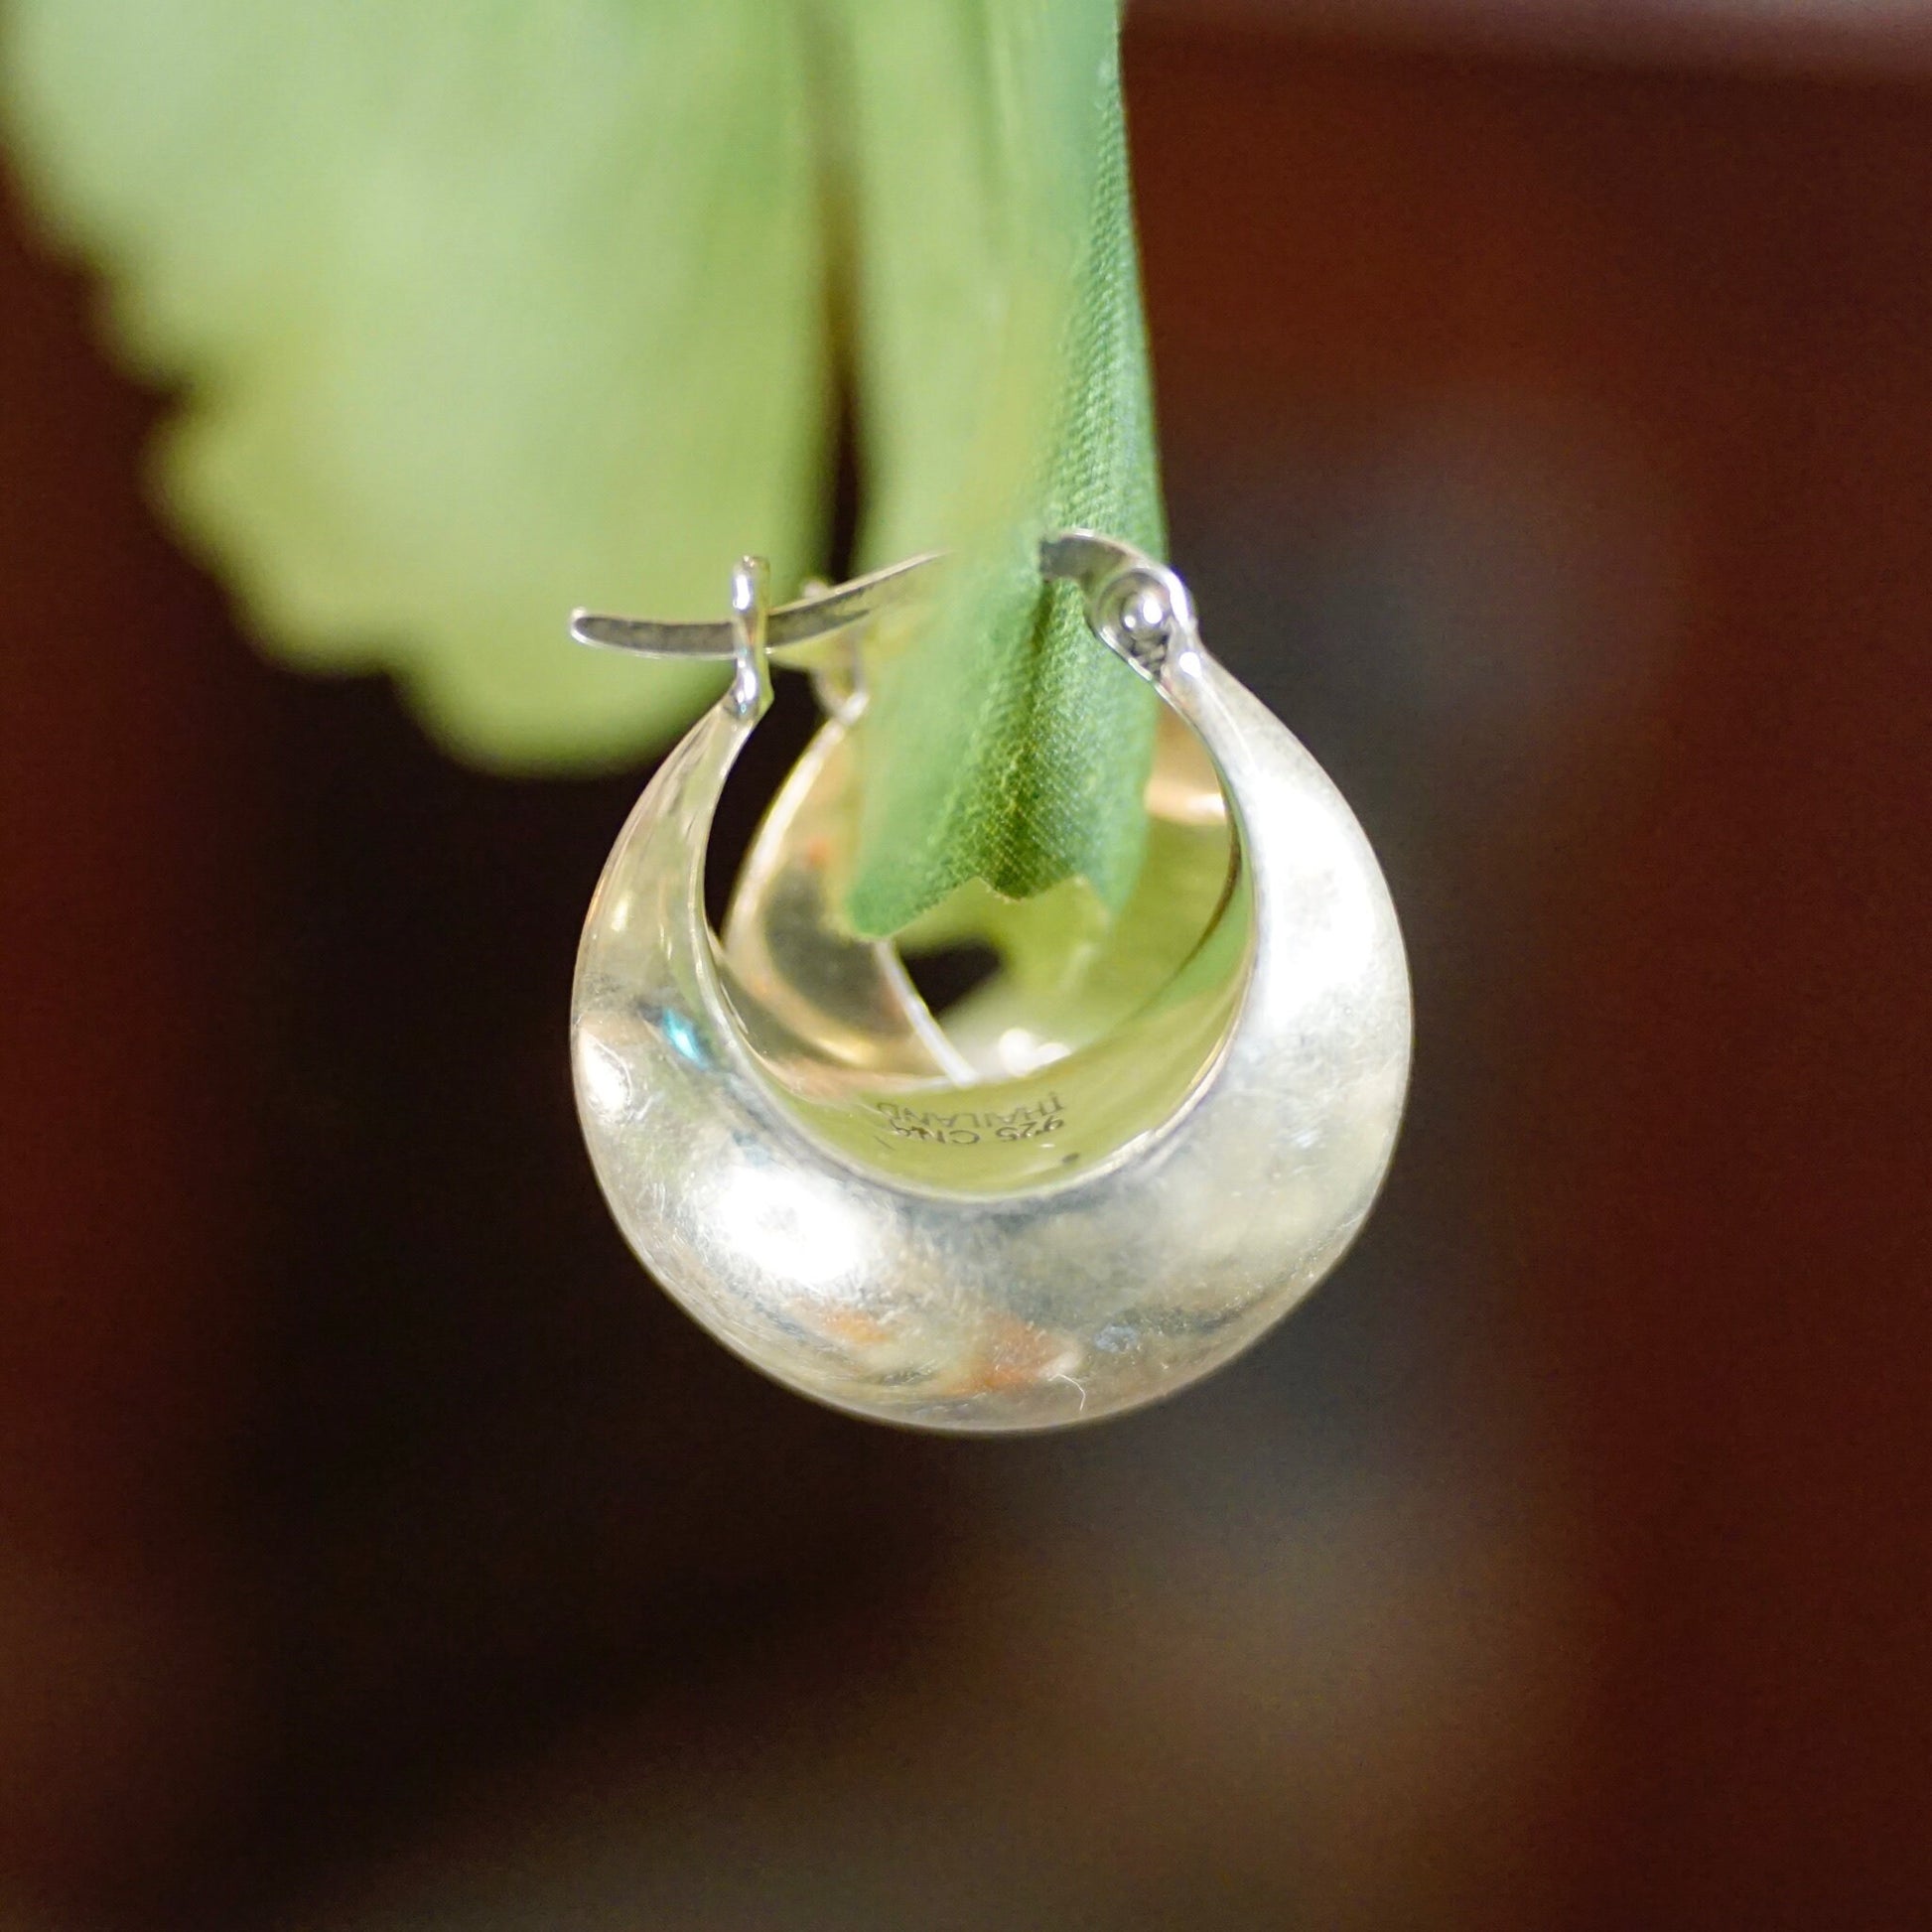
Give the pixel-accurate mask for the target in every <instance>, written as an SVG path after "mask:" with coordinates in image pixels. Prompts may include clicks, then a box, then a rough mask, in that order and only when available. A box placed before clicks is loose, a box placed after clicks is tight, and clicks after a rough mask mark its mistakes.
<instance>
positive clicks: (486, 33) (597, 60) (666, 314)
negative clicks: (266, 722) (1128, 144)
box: [0, 0, 1162, 932]
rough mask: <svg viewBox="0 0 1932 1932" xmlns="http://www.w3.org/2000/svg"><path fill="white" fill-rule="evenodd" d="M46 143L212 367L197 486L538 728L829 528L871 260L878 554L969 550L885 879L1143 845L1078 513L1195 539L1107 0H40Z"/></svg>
mask: <svg viewBox="0 0 1932 1932" xmlns="http://www.w3.org/2000/svg"><path fill="white" fill-rule="evenodd" d="M0 32H3V33H4V42H3V43H0V80H4V84H5V88H6V97H5V107H6V113H7V121H8V124H9V127H10V131H11V133H12V136H13V140H14V147H15V151H16V160H17V162H18V164H19V166H20V167H21V169H22V170H23V172H24V174H25V176H26V177H27V179H28V181H29V184H30V185H31V186H32V187H33V188H34V189H35V190H36V191H37V193H38V199H39V201H40V203H41V205H42V207H44V208H45V209H46V210H47V211H48V214H49V218H50V221H51V223H52V225H53V227H54V229H55V230H56V232H57V233H58V234H59V235H60V236H62V237H64V238H65V239H66V240H68V241H69V243H70V244H72V245H74V246H76V247H78V248H80V249H82V250H84V251H85V252H86V253H87V254H88V255H90V256H91V257H92V258H93V259H94V260H96V261H98V262H99V263H100V264H101V265H102V266H103V267H104V268H105V269H106V270H107V272H108V276H107V286H108V294H109V298H110V317H111V322H112V325H113V329H114V333H115V335H116V337H117V339H118V341H119V343H120V345H122V347H123V349H124V351H125V352H126V354H127V355H128V356H129V357H130V358H131V360H132V361H133V362H134V364H135V365H136V366H137V367H138V368H139V369H140V370H141V371H143V372H144V373H145V374H147V375H148V376H149V377H151V378H152V379H154V380H155V381H157V382H160V383H164V384H168V385H174V386H179V387H181V388H182V389H183V390H184V391H185V394H186V402H185V405H184V407H183V408H182V409H181V411H180V412H179V413H178V415H177V416H176V418H175V419H174V422H173V424H172V426H171V428H170V430H169V431H168V433H167V435H166V436H165V438H164V440H163V444H162V448H161V451H160V477H159V483H160V495H161V498H162V501H163V503H164V505H165V506H166V508H167V509H168V511H169V512H170V513H171V514H172V515H173V517H174V518H175V520H176V521H177V523H178V524H179V525H180V526H181V527H182V528H183V530H184V531H185V532H186V534H187V536H188V537H189V539H190V541H191V542H192V543H193V545H194V546H195V547H196V548H197V549H198V550H199V551H200V552H201V553H202V554H204V555H205V556H207V558H208V559H209V560H210V561H211V562H212V563H214V564H215V565H216V566H217V568H218V569H219V570H220V571H221V573H222V575H223V576H224V578H225V579H226V581H227V582H228V583H229V585H230V586H231V587H232V588H233V589H234V591H235V592H236V594H237V597H238V599H239V602H240V604H241V607H242V609H243V611H244V613H245V615H246V616H247V618H248V620H249V621H250V622H251V624H252V626H253V627H254V628H255V629H256V630H257V631H258V633H259V634H260V635H261V636H262V637H263V638H264V640H265V641H266V642H267V643H268V644H269V645H270V646H271V647H272V648H273V649H275V650H276V651H278V652H279V653H281V654H282V655H284V656H285V657H287V658H290V659H292V660H294V661H297V662H301V663H305V664H310V665H314V666H318V667H322V668H336V669H371V668H378V667H380V668H386V669H388V670H390V671H391V672H392V673H393V674H394V675H395V676H396V678H397V679H398V681H399V682H400V684H401V685H402V687H403V689H404V690H405V692H406V693H407V695H408V696H409V698H410V699H411V701H412V702H413V703H414V704H415V705H416V706H417V708H418V709H419V710H420V711H421V712H422V714H423V715H424V716H425V718H426V719H427V720H428V721H429V723H430V725H431V727H432V728H433V729H434V730H435V731H436V733H437V734H438V735H439V737H440V738H441V739H442V740H443V741H444V742H445V743H446V744H448V745H450V746H451V747H452V748H453V749H454V750H456V751H458V752H460V753H462V754H463V755H465V756H467V757H469V758H472V759H477V760H480V761H483V762H485V763H489V764H493V765H497V766H502V767H506V768H515V769H543V768H555V767H560V766H582V765H584V764H587V763H598V762H606V761H611V760H616V759H624V758H627V757H630V756H632V755H634V754H635V753H637V752H639V751H641V750H644V749H646V748H649V747H651V746H653V745H655V744H657V743H660V742H661V741H662V739H663V737H664V736H665V735H666V733H667V732H668V731H669V730H670V729H671V728H673V727H674V726H675V725H676V724H678V723H680V722H681V721H682V719H683V718H684V717H685V716H687V715H688V714H689V712H690V711H691V710H692V709H693V708H694V707H695V705H696V704H697V703H698V702H699V701H700V699H701V696H702V690H703V689H704V688H706V687H708V686H709V685H710V683H711V680H709V679H708V678H705V677H702V676H694V675H693V674H692V673H690V672H688V671H684V672H681V671H679V670H676V669H673V668H670V667H664V666H646V665H642V664H639V663H637V662H634V661H631V660H627V659H623V658H619V657H600V656H598V655H597V654H595V653H592V652H588V651H583V650H578V649H573V648H571V647H570V646H569V645H568V644H566V643H565V642H564V640H563V629H562V624H563V619H564V616H565V614H566V613H567V612H568V611H569V610H570V608H571V607H572V606H574V605H577V604H590V605H597V606H600V607H603V608H608V609H617V610H628V611H636V612H639V613H647V614H651V615H665V616H679V615H712V614H715V613H716V612H717V610H718V609H719V607H720V605H721V602H722V599H723V592H724V586H725V583H726V581H727V576H728V572H729V569H730V566H731V564H732V563H733V561H734V560H735V559H736V558H737V557H738V556H739V555H740V554H741V553H742V552H744V551H747V550H759V551H762V552H763V553H765V554H766V555H768V556H770V557H771V558H772V560H773V564H774V575H775V578H776V580H777V583H778V585H779V587H780V588H781V589H783V588H788V587H789V585H790V584H792V583H794V582H796V580H797V579H798V578H799V577H801V576H802V575H804V574H805V573H806V571H807V570H808V569H809V568H811V567H813V566H815V565H819V564H821V563H822V557H821V554H820V553H821V550H822V542H823V517H824V508H825V504H824V498H825V495H826V489H825V477H826V469H827V456H828V450H827V444H828V434H829V432H828V422H829V417H830V413H831V411H830V398H829V387H830V376H829V369H830V366H831V361H832V343H831V340H830V320H829V319H830V315H831V312H832V309H833V306H834V302H833V295H834V276H835V268H836V269H842V270H843V271H844V272H845V273H847V274H849V276H850V278H851V281H852V284H853V291H854V293H855V296H856V300H855V302H854V304H853V312H852V339H853V340H852V344H851V347H852V353H853V357H854V361H855V364H856V368H857V373H858V389H859V394H858V414H859V419H860V424H861V429H862V441H863V453H864V459H865V472H866V482H867V487H866V511H867V513H866V519H865V534H864V545H865V549H866V552H867V559H866V560H867V561H868V562H885V561H890V560H893V559H896V558H897V557H900V556H904V555H907V554H910V553H911V552H913V551H917V550H922V549H927V548H944V549H947V550H950V551H953V552H955V553H956V554H957V556H958V557H959V559H960V563H959V568H958V570H957V573H956V575H955V577H954V579H953V580H952V585H951V590H950V594H949V596H948V599H947V600H946V602H945V606H944V608H943V609H942V610H941V611H940V612H939V614H938V615H937V617H936V618H935V621H933V623H932V625H931V626H930V628H929V629H928V630H927V631H926V632H925V633H924V634H923V635H921V636H918V637H916V638H915V639H914V640H913V641H912V642H911V643H910V644H909V645H908V646H906V647H905V648H904V649H903V650H901V651H899V652H897V654H893V655H887V654H885V653H884V652H883V651H882V655H881V659H880V661H879V662H878V663H876V664H875V665H874V666H873V667H872V670H873V685H874V692H875V697H874V704H873V709H872V713H871V715H870V717H869V719H868V721H867V724H866V726H865V728H864V733H863V750H864V756H865V760H866V764H865V770H866V796H865V807H864V812H863V823H862V828H861V849H860V853H859V856H858V866H857V871H856V875H855V884H854V888H853V893H852V897H851V910H852V914H853V917H854V919H855V921H856V922H857V923H858V924H859V926H860V927H861V928H862V929H863V930H866V931H869V932H886V931H890V930H893V929H896V928H897V927H898V926H900V925H902V924H903V923H904V922H905V921H907V920H908V919H910V918H912V917H913V916H914V915H916V914H917V913H918V912H920V911H921V910H923V909H925V908H927V907H929V906H931V905H933V904H935V903H937V902H938V901H939V900H940V899H942V898H944V897H946V896H947V895H948V894H950V893H951V892H953V891H954V890H955V889H956V888H957V887H958V886H960V885H961V884H962V883H963V882H965V881H968V880H972V879H981V880H984V881H986V882H987V883H988V884H989V885H990V886H991V887H992V888H993V889H994V890H995V891H996V892H998V893H1000V894H1003V895H1006V896H1008V897H1023V896H1026V895H1030V894H1034V893H1037V892H1039V891H1041V890H1043V889H1045V888H1048V887H1050V886H1052V885H1053V884H1054V883H1055V882H1057V881H1060V880H1064V879H1068V878H1071V877H1076V876H1077V877H1082V878H1084V879H1086V880H1088V881H1089V882H1091V885H1092V887H1093V889H1094V893H1095V895H1096V896H1097V902H1098V903H1099V904H1100V905H1102V906H1103V907H1109V908H1112V907H1118V906H1119V905H1120V904H1121V903H1122V902H1123V900H1124V898H1125V897H1126V896H1127V894H1128V892H1129V890H1130V889H1131V887H1132V885H1133V882H1134V879H1135V877H1136V875H1137V872H1138V870H1139V867H1140V862H1141V853H1142V848H1143V844H1144V840H1145V831H1144V825H1143V818H1142V813H1141V808H1140V792H1141V786H1142V781H1143V779H1144V776H1145V773H1146V769H1147V763H1148V758H1149V748H1150V745H1151V740H1152V713H1153V701H1152V698H1151V695H1150V694H1149V693H1148V692H1147V691H1146V690H1145V688H1144V687H1142V686H1141V685H1140V684H1139V683H1138V682H1137V681H1136V680H1135V679H1134V677H1133V675H1132V674H1131V673H1130V672H1128V671H1127V670H1126V669H1125V668H1124V667H1122V666H1120V665H1119V664H1118V663H1116V662H1115V661H1114V660H1113V658H1112V657H1111V656H1110V655H1109V654H1108V653H1106V652H1105V651H1103V650H1101V649H1099V648H1098V647H1097V646H1095V645H1094V644H1093V643H1092V641H1091V639H1089V638H1088V637H1087V636H1086V635H1085V632H1084V629H1083V627H1082V625H1081V621H1080V618H1079V614H1078V610H1077V606H1076V603H1075V600H1074V598H1073V596H1072V594H1071V593H1070V592H1067V591H1064V590H1061V591H1056V592H1054V593H1051V594H1046V593H1043V592H1042V591H1041V589H1040V586H1039V584H1038V580H1037V576H1036V571H1035V544H1036V541H1037V538H1038V536H1039V534H1040V532H1041V531H1042V530H1043V529H1045V528H1047V527H1050V526H1053V525H1059V524H1070V523H1086V524H1092V525H1096V526H1098V527H1101V528H1103V529H1106V530H1108V531H1110V532H1111V533H1113V534H1116V535H1120V536H1124V537H1127V538H1130V539H1132V540H1134V541H1136V542H1138V543H1140V544H1142V545H1143V546H1145V547H1147V548H1149V549H1154V550H1158V549H1159V547H1160V545H1161V541H1162V529H1161V514H1160V505H1159V492H1158V486H1157V482H1156V473H1155V462H1154V443H1153V429H1152V413H1151V409H1150V406H1149V401H1148V383H1147V367H1146V350H1145V345H1144V342H1143V339H1142V327H1141V314H1140V300H1139V291H1138V286H1137V279H1136V267H1135V259H1134V246H1133V230H1132V222H1131V216H1130V213H1129V200H1128V190H1127V172H1126V160H1125V149H1124V145H1123V137H1122V124H1121V110H1120V91H1119V76H1118V65H1117V52H1116V41H1117V32H1118V23H1117V17H1116V9H1115V0H702V4H700V3H699V0H466V4H463V5H456V4H452V0H381V4H374V0H357V3H355V4H350V0H339V3H338V4H316V3H315V0H300V4H298V0H0Z"/></svg>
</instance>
